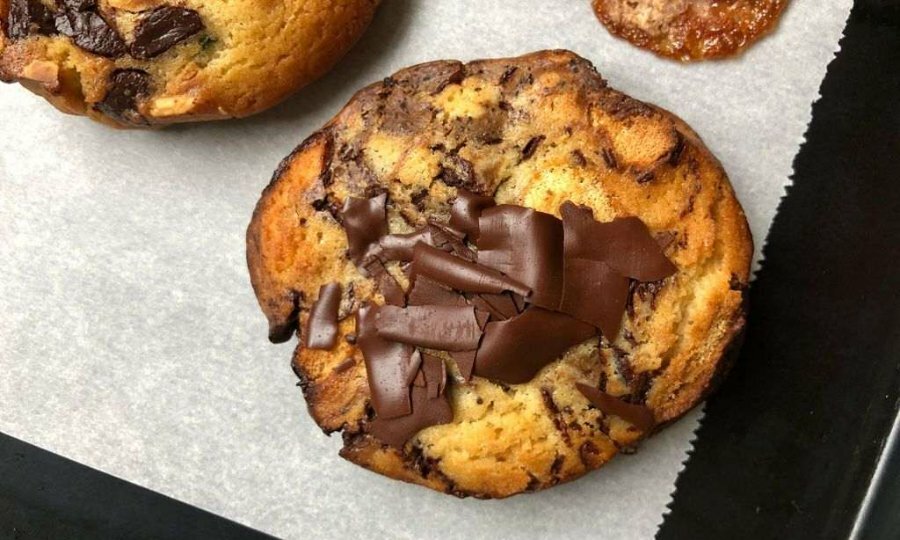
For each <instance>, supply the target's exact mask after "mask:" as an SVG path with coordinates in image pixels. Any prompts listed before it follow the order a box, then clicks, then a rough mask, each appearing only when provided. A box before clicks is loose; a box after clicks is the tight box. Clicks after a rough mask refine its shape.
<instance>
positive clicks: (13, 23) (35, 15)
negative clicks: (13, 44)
mask: <svg viewBox="0 0 900 540" xmlns="http://www.w3.org/2000/svg"><path fill="white" fill-rule="evenodd" d="M54 33H56V27H55V24H54V22H53V13H51V11H50V10H49V9H48V8H47V6H45V5H44V4H43V3H41V1H40V0H11V1H10V3H9V15H8V17H7V22H6V34H7V35H8V36H9V39H11V40H13V41H15V40H19V39H25V38H26V37H28V36H30V35H31V34H43V35H50V34H54Z"/></svg>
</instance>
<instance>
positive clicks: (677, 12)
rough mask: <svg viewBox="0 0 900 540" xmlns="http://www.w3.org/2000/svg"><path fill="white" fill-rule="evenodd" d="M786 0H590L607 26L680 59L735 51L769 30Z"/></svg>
mask: <svg viewBox="0 0 900 540" xmlns="http://www.w3.org/2000/svg"><path fill="white" fill-rule="evenodd" d="M786 5H787V0H725V1H723V0H593V6H594V12H595V13H596V14H597V18H598V19H600V22H602V23H603V24H604V25H605V26H606V27H607V28H608V29H609V31H610V32H612V33H613V34H615V35H617V36H619V37H622V38H625V39H627V40H628V41H630V42H631V43H633V44H635V45H637V46H638V47H641V48H644V49H648V50H650V51H653V52H654V53H656V54H658V55H660V56H666V57H669V58H674V59H677V60H682V61H693V60H704V59H709V58H724V57H727V56H732V55H734V54H737V53H739V52H740V51H742V50H743V49H744V48H746V47H748V46H749V45H751V44H752V43H754V42H755V41H756V40H758V39H759V38H760V37H762V36H763V35H765V34H766V33H767V32H769V31H770V30H771V29H772V28H773V27H774V26H775V23H776V22H777V21H778V18H779V17H780V16H781V12H782V11H783V10H784V8H785V6H786Z"/></svg>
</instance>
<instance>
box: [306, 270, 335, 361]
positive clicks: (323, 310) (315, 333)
mask: <svg viewBox="0 0 900 540" xmlns="http://www.w3.org/2000/svg"><path fill="white" fill-rule="evenodd" d="M340 307H341V286H340V284H338V283H329V284H327V285H322V287H321V288H319V297H318V298H317V299H316V302H315V303H314V304H313V306H312V309H310V311H309V320H308V321H307V325H306V336H304V337H305V341H306V347H307V348H309V349H322V350H331V349H333V348H334V346H335V345H336V344H337V337H338V310H339V309H340Z"/></svg>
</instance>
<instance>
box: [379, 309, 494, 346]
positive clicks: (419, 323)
mask: <svg viewBox="0 0 900 540" xmlns="http://www.w3.org/2000/svg"><path fill="white" fill-rule="evenodd" d="M375 327H376V328H377V330H378V335H379V337H381V338H382V339H388V340H393V341H399V342H400V343H408V344H410V345H417V346H419V347H426V348H429V349H437V350H441V351H469V350H472V349H475V348H477V347H478V342H479V340H480V339H481V333H482V332H481V327H480V326H479V324H478V319H477V318H476V317H475V308H474V307H472V306H410V307H408V308H398V307H395V306H384V307H382V308H380V309H379V310H378V315H377V316H376V318H375Z"/></svg>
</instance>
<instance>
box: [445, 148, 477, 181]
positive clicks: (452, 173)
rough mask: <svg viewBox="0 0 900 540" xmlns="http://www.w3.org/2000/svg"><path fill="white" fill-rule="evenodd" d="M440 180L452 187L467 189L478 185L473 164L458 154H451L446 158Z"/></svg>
mask: <svg viewBox="0 0 900 540" xmlns="http://www.w3.org/2000/svg"><path fill="white" fill-rule="evenodd" d="M438 179H439V180H440V181H441V182H443V183H445V184H447V185H448V186H450V187H457V188H465V189H472V188H473V187H474V186H475V184H476V183H477V181H476V178H475V168H474V167H472V162H471V161H469V160H467V159H464V158H461V157H459V156H458V155H456V154H449V155H447V156H446V157H445V158H444V162H443V163H441V172H440V173H438Z"/></svg>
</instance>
